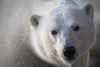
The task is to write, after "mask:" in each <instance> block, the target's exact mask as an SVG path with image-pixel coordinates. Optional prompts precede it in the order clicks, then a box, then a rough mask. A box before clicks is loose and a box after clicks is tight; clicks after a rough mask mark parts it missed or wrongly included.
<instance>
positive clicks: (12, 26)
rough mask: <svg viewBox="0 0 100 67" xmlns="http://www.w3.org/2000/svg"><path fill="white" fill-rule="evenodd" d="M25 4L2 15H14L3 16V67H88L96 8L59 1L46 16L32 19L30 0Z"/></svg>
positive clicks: (0, 30) (0, 58) (0, 27)
mask: <svg viewBox="0 0 100 67" xmlns="http://www.w3.org/2000/svg"><path fill="white" fill-rule="evenodd" d="M23 1H24V0H23ZM23 1H22V2H21V3H20V1H19V2H16V3H17V4H18V6H17V7H15V6H14V7H13V9H11V8H9V9H2V10H4V11H2V10H1V12H0V13H5V15H8V16H10V17H7V16H6V17H4V15H3V14H1V15H0V17H1V16H3V19H2V20H3V23H1V22H0V67H40V66H43V67H56V66H59V67H60V66H61V67H62V66H64V67H88V60H89V49H90V48H91V47H92V43H93V42H94V39H95V24H94V23H93V17H94V16H93V7H92V5H91V4H85V5H83V7H79V6H78V5H77V4H76V3H75V2H74V1H72V0H59V1H56V2H58V3H57V5H56V4H55V6H54V7H52V9H51V10H49V11H45V13H44V15H33V16H31V19H30V20H28V19H27V18H29V17H30V15H29V13H30V10H29V12H28V9H29V6H30V5H29V3H28V2H29V1H26V2H27V3H24V2H23ZM30 2H31V0H30ZM52 2H54V1H52ZM6 3H9V2H8V1H7V2H6ZM22 4H25V5H22ZM31 4H32V3H31ZM4 6H5V5H4ZM6 6H7V7H6ZM6 6H5V8H8V6H10V7H11V5H6ZM19 7H20V8H19ZM23 7H25V9H23ZM18 8H19V9H18ZM16 9H18V10H16ZM8 10H9V11H8ZM10 10H11V11H13V12H11V11H10ZM6 11H7V13H6ZM10 14H13V15H10ZM19 16H20V18H19ZM1 18H2V17H1ZM1 18H0V19H1ZM15 18H16V19H15ZM28 22H30V25H28V24H29V23H28ZM29 27H30V28H29ZM29 34H30V35H29Z"/></svg>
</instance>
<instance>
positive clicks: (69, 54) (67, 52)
mask: <svg viewBox="0 0 100 67" xmlns="http://www.w3.org/2000/svg"><path fill="white" fill-rule="evenodd" d="M75 53H76V50H75V48H74V47H66V48H64V50H63V55H64V56H65V57H66V58H68V59H69V60H70V59H72V58H73V57H74V56H75Z"/></svg>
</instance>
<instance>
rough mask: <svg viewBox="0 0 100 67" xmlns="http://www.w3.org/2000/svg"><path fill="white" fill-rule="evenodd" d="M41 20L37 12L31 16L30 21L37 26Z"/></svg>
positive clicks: (34, 26)
mask: <svg viewBox="0 0 100 67" xmlns="http://www.w3.org/2000/svg"><path fill="white" fill-rule="evenodd" d="M39 20H40V16H38V15H35V14H34V15H32V16H31V18H30V21H31V25H32V27H33V28H37V26H38V24H39Z"/></svg>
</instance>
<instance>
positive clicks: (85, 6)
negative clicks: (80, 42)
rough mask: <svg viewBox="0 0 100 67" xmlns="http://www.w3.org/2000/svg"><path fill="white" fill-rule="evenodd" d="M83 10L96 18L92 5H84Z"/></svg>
mask: <svg viewBox="0 0 100 67" xmlns="http://www.w3.org/2000/svg"><path fill="white" fill-rule="evenodd" d="M82 9H83V10H84V11H85V13H86V14H87V15H89V16H91V17H93V16H94V8H93V6H92V5H91V4H90V3H86V4H85V5H83V7H82Z"/></svg>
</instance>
